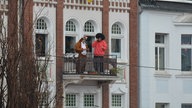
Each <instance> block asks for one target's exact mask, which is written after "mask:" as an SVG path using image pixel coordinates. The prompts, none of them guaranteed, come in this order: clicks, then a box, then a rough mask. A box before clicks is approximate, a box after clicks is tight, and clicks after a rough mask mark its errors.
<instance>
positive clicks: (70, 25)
mask: <svg viewBox="0 0 192 108" xmlns="http://www.w3.org/2000/svg"><path fill="white" fill-rule="evenodd" d="M65 30H66V31H72V32H75V31H76V26H75V24H74V22H73V21H67V23H66V26H65Z"/></svg>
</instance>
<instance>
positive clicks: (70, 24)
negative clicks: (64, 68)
mask: <svg viewBox="0 0 192 108" xmlns="http://www.w3.org/2000/svg"><path fill="white" fill-rule="evenodd" d="M75 24H76V23H74V20H69V21H67V22H66V25H65V30H66V32H68V33H69V34H67V35H66V36H65V53H74V46H75V41H76V34H77V33H76V25H75Z"/></svg>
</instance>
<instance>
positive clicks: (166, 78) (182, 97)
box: [139, 10, 192, 108]
mask: <svg viewBox="0 0 192 108" xmlns="http://www.w3.org/2000/svg"><path fill="white" fill-rule="evenodd" d="M179 15H183V13H173V12H159V11H152V10H151V11H150V10H143V11H142V13H141V14H140V37H139V39H140V40H139V41H140V48H139V51H140V53H139V57H140V63H139V66H140V67H139V72H140V81H139V82H140V108H155V103H168V104H169V107H168V108H181V104H182V103H191V102H190V100H192V85H191V84H190V83H191V82H192V74H188V75H186V74H185V75H184V74H183V72H181V71H180V69H181V34H192V31H191V28H192V25H190V24H187V25H186V24H184V25H176V23H175V22H174V20H175V19H176V17H178V16H179ZM155 33H167V34H168V38H167V41H168V43H167V46H166V48H168V52H167V53H166V54H167V55H166V57H167V58H166V68H169V69H167V70H165V71H164V72H156V71H155ZM190 73H191V72H190ZM166 108H167V107H166Z"/></svg>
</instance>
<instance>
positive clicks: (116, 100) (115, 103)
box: [111, 94, 122, 108]
mask: <svg viewBox="0 0 192 108" xmlns="http://www.w3.org/2000/svg"><path fill="white" fill-rule="evenodd" d="M111 104H112V107H113V108H121V107H122V95H121V94H112V102H111Z"/></svg>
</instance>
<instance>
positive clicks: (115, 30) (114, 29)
mask: <svg viewBox="0 0 192 108" xmlns="http://www.w3.org/2000/svg"><path fill="white" fill-rule="evenodd" d="M111 31H112V34H121V28H120V27H119V25H118V24H113V26H112V30H111Z"/></svg>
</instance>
